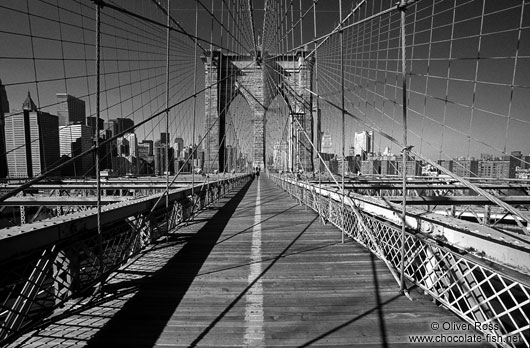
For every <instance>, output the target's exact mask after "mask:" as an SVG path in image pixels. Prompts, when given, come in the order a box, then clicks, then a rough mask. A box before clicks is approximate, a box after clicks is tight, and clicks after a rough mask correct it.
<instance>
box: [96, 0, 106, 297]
mask: <svg viewBox="0 0 530 348" xmlns="http://www.w3.org/2000/svg"><path fill="white" fill-rule="evenodd" d="M95 4H96V127H95V130H94V133H95V134H94V136H95V141H96V155H95V158H96V163H95V167H96V197H97V203H96V209H97V213H96V214H97V215H96V218H97V230H98V243H99V253H100V255H99V265H100V271H101V272H103V269H104V268H103V267H104V264H103V240H102V235H101V175H100V171H99V116H100V112H101V110H100V107H101V105H100V103H101V100H100V93H101V86H100V83H101V80H100V74H101V70H100V68H101V66H100V65H101V18H100V11H101V5H100V4H99V2H98V1H95ZM102 279H103V278H102ZM102 288H103V280H102V281H101V288H100V289H102Z"/></svg>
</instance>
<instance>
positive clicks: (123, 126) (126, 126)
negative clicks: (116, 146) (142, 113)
mask: <svg viewBox="0 0 530 348" xmlns="http://www.w3.org/2000/svg"><path fill="white" fill-rule="evenodd" d="M111 121H115V122H116V132H115V133H114V134H113V135H116V134H118V133H121V132H125V131H128V132H134V130H132V129H131V128H132V127H134V120H131V119H130V118H117V119H115V120H111Z"/></svg>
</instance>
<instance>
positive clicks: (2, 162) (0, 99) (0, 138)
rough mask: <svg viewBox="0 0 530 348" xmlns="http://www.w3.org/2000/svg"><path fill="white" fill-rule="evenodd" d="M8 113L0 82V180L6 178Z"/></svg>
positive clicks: (3, 87)
mask: <svg viewBox="0 0 530 348" xmlns="http://www.w3.org/2000/svg"><path fill="white" fill-rule="evenodd" d="M8 113H9V101H8V100H7V92H6V88H5V86H4V85H3V84H2V80H0V178H5V177H6V176H7V160H6V137H5V121H4V118H5V115H6V114H8Z"/></svg>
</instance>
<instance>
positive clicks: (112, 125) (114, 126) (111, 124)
mask: <svg viewBox="0 0 530 348" xmlns="http://www.w3.org/2000/svg"><path fill="white" fill-rule="evenodd" d="M103 128H104V129H105V130H106V131H110V132H111V134H110V136H111V137H113V136H115V135H116V134H118V121H116V120H109V121H108V122H103Z"/></svg>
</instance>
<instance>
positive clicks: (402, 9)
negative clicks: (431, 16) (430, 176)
mask: <svg viewBox="0 0 530 348" xmlns="http://www.w3.org/2000/svg"><path fill="white" fill-rule="evenodd" d="M399 10H400V12H401V23H400V26H401V79H402V84H403V91H402V93H403V151H402V152H403V158H402V164H403V169H402V175H403V201H402V203H401V270H400V272H401V281H400V292H402V293H404V292H405V230H406V224H405V222H406V214H407V207H406V204H407V157H408V155H409V150H408V148H407V75H406V68H407V66H406V62H405V57H406V52H405V48H406V43H405V10H406V0H401V3H400V5H399Z"/></svg>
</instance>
